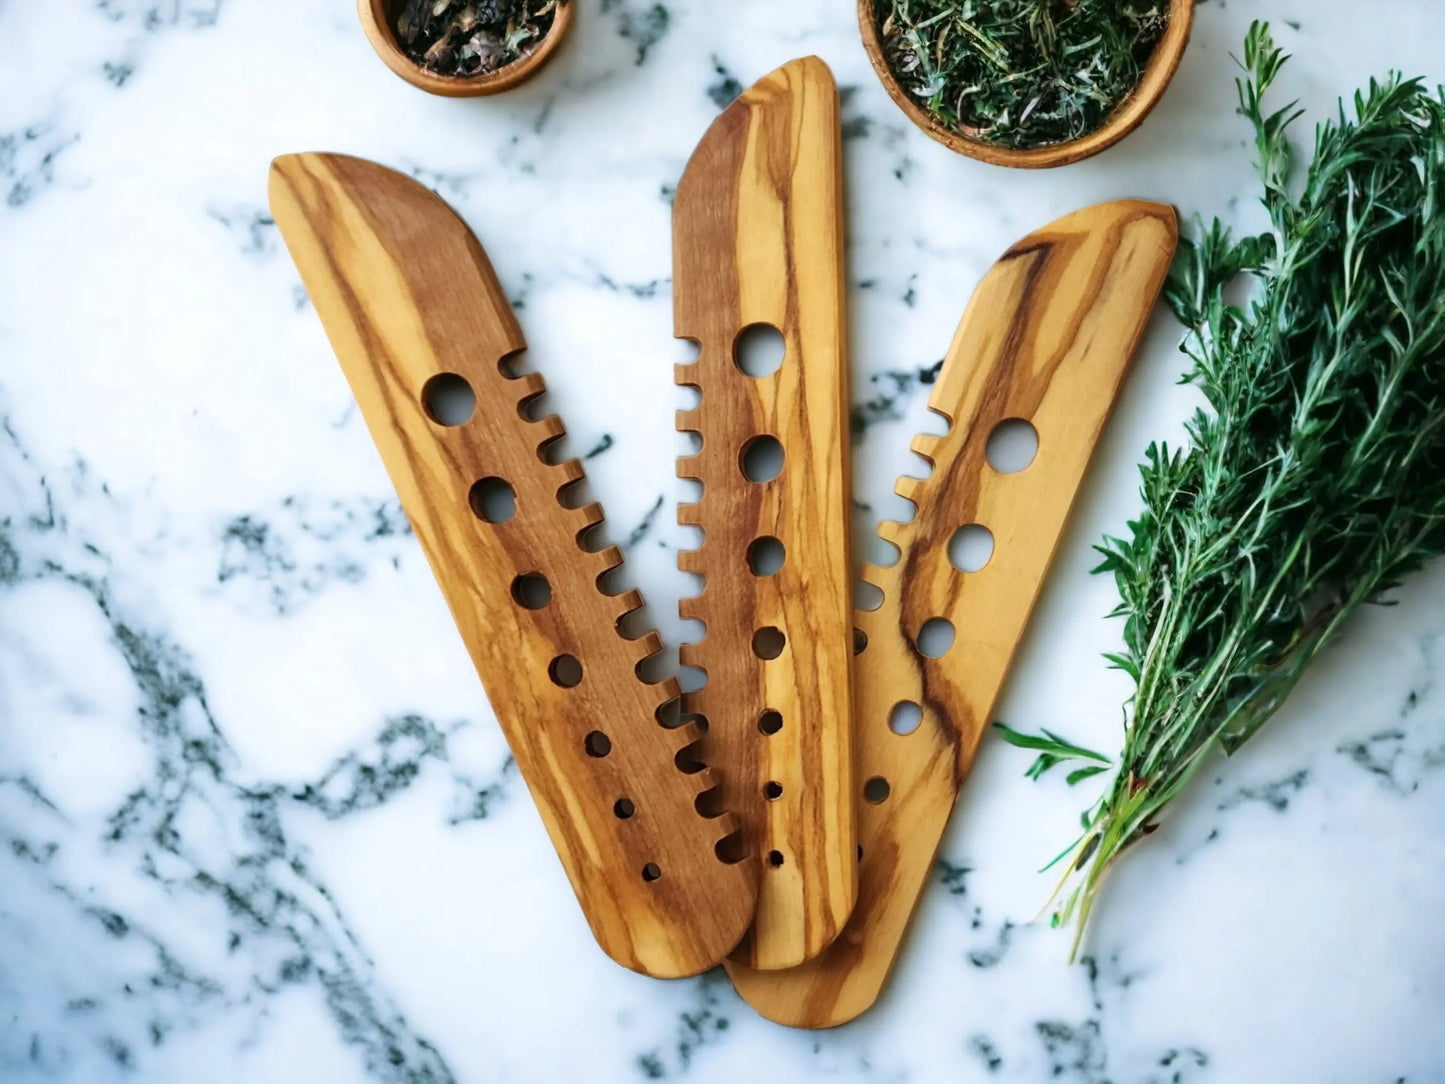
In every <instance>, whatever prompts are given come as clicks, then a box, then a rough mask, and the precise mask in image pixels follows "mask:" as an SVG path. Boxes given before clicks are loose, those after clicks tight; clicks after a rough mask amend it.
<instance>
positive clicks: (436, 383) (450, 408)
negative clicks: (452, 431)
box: [421, 373, 477, 426]
mask: <svg viewBox="0 0 1445 1084" xmlns="http://www.w3.org/2000/svg"><path fill="white" fill-rule="evenodd" d="M421 405H422V409H423V410H425V411H426V416H427V417H428V418H430V419H431V420H432V421H434V422H436V423H437V425H446V426H453V425H461V424H462V423H463V422H465V421H466V420H467V419H468V418H470V417H471V416H472V412H473V411H475V410H476V409H477V395H476V392H474V391H472V386H471V385H470V384H468V383H467V381H466V378H465V377H462V376H458V375H457V374H456V373H437V375H436V376H434V377H432V378H431V379H430V380H428V381H427V382H426V383H425V384H423V385H422V388H421Z"/></svg>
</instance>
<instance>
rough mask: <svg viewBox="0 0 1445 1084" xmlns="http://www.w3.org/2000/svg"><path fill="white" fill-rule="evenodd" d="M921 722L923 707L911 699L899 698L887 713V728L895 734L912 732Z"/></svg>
mask: <svg viewBox="0 0 1445 1084" xmlns="http://www.w3.org/2000/svg"><path fill="white" fill-rule="evenodd" d="M921 722H923V709H922V708H920V707H919V706H918V704H917V703H916V702H914V701H912V700H900V701H898V703H896V704H894V705H893V710H892V711H890V712H889V713H888V729H889V730H891V731H893V733H895V734H912V733H913V732H914V731H915V730H917V729H918V724H919V723H921Z"/></svg>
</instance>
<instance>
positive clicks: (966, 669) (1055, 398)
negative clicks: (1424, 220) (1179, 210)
mask: <svg viewBox="0 0 1445 1084" xmlns="http://www.w3.org/2000/svg"><path fill="white" fill-rule="evenodd" d="M1177 233H1178V229H1177V223H1176V220H1175V215H1174V211H1173V209H1172V208H1170V207H1167V206H1164V205H1161V204H1156V203H1146V202H1143V201H1140V200H1121V201H1119V202H1115V203H1105V204H1100V205H1098V206H1094V207H1089V208H1086V209H1084V210H1082V211H1078V212H1076V213H1074V214H1071V215H1068V216H1066V217H1064V218H1062V219H1060V220H1058V221H1057V222H1055V223H1053V224H1052V225H1050V226H1047V227H1045V228H1044V229H1042V230H1039V231H1038V232H1036V233H1033V234H1030V235H1029V236H1028V237H1026V238H1024V240H1022V241H1020V242H1019V243H1018V244H1017V245H1015V246H1014V247H1013V248H1012V249H1010V250H1009V251H1008V253H1007V254H1005V256H1004V257H1003V258H1002V259H1001V260H1000V261H999V262H998V263H997V264H995V265H994V266H993V268H992V269H990V271H989V272H988V273H987V275H985V276H984V279H983V281H982V282H981V283H980V284H979V287H978V289H977V290H976V291H975V293H974V295H973V298H972V300H971V301H970V302H969V305H968V308H967V310H966V311H965V313H964V316H963V320H962V323H961V324H960V325H959V328H958V332H957V334H956V335H955V337H954V340H953V345H952V346H951V347H950V348H949V351H948V355H947V358H946V360H945V362H944V366H943V370H942V372H941V373H940V374H939V379H938V383H937V384H936V385H935V387H934V390H933V394H932V395H931V396H930V398H929V408H930V409H932V410H934V411H936V412H938V413H939V414H941V415H943V416H944V418H946V419H947V421H948V422H949V430H948V433H947V435H946V436H942V437H933V436H920V437H918V438H917V439H916V440H915V441H914V442H913V449H914V451H916V452H917V453H918V454H919V455H921V456H923V457H924V458H925V459H926V460H928V461H929V462H930V463H931V464H932V465H933V470H932V472H931V473H930V475H929V476H928V477H927V478H910V477H905V478H902V479H900V480H899V482H898V485H897V492H898V493H899V495H900V496H903V497H905V498H907V499H908V500H909V501H911V502H913V503H914V504H915V505H916V506H917V514H916V515H915V516H914V517H913V519H912V520H910V521H909V522H907V523H884V524H882V526H881V527H880V528H879V534H880V535H881V536H882V537H883V538H884V539H885V540H886V541H888V542H891V543H893V544H894V545H896V546H897V547H898V548H899V551H900V557H899V560H898V562H897V563H896V564H894V565H892V566H891V567H886V568H883V567H878V566H874V565H870V566H868V567H867V568H866V569H865V570H864V579H865V580H866V581H867V582H869V583H871V584H873V585H874V586H876V587H877V588H879V589H880V590H881V592H882V602H881V604H880V605H879V607H878V608H877V609H876V610H873V611H871V612H868V611H861V610H860V611H858V612H857V613H856V615H855V621H856V623H857V625H858V627H859V628H860V629H861V630H862V632H863V634H864V638H865V639H864V643H865V646H863V648H862V652H861V654H860V655H858V657H857V658H855V659H854V690H855V693H854V713H853V719H854V727H855V732H854V740H855V742H856V743H857V755H858V777H859V781H860V782H859V788H860V789H859V796H860V797H861V798H862V799H863V804H862V806H861V807H860V816H859V841H860V843H861V845H862V859H861V870H860V873H861V879H860V883H859V890H858V903H857V906H856V907H855V909H854V912H853V917H852V919H851V920H850V921H849V923H848V925H847V927H846V928H845V929H844V931H843V933H842V935H841V936H840V937H839V938H838V940H837V941H835V942H834V943H833V945H832V947H830V948H829V949H828V950H827V951H826V952H824V953H823V954H822V955H821V956H819V957H817V958H816V959H814V960H811V961H809V962H808V963H805V964H803V965H802V966H801V967H797V968H793V969H792V970H789V971H762V970H756V969H745V968H740V967H737V966H736V965H734V966H731V967H730V969H729V970H730V972H731V975H732V979H733V983H734V985H735V986H736V987H737V990H738V992H739V993H741V994H742V996H743V998H744V999H745V1000H746V1001H747V1002H748V1003H749V1004H750V1005H752V1006H753V1007H754V1008H756V1009H757V1010H758V1011H759V1012H760V1013H762V1014H763V1015H764V1016H766V1017H768V1018H769V1019H771V1020H776V1021H778V1022H780V1023H784V1024H790V1025H793V1026H795V1027H810V1028H821V1027H832V1026H834V1025H837V1024H841V1023H845V1022H846V1021H848V1020H851V1019H853V1018H854V1017H856V1016H857V1015H858V1014H859V1013H861V1012H863V1011H864V1010H865V1009H867V1008H868V1007H869V1006H870V1005H872V1004H873V1002H874V1000H875V999H876V998H877V997H878V994H879V992H880V991H881V989H882V987H883V984H884V981H885V980H886V978H887V976H888V972H889V970H890V968H891V967H892V964H893V961H894V959H895V958H896V956H897V953H898V948H899V945H900V944H901V942H902V939H903V934H904V931H905V930H906V928H907V926H908V922H909V919H910V917H911V916H912V914H913V910H914V908H915V906H916V905H917V903H918V899H919V896H920V894H921V893H922V891H923V888H924V886H925V885H926V884H927V882H928V878H929V873H930V870H931V869H932V866H933V859H934V854H935V852H936V851H937V849H938V844H939V841H940V839H941V838H942V836H943V831H944V828H945V827H946V825H947V823H948V818H949V814H950V813H951V812H952V810H953V805H954V801H955V799H956V798H957V796H958V791H959V788H960V786H961V785H962V783H963V780H964V777H965V776H966V775H967V773H968V770H969V767H970V766H971V765H972V763H973V759H974V755H975V754H976V752H977V750H978V745H979V740H980V738H981V737H982V735H983V731H984V728H985V726H986V725H987V723H988V720H989V714H990V712H992V710H993V704H994V699H995V698H996V697H997V695H998V691H999V689H1000V687H1001V686H1002V684H1003V680H1004V676H1005V674H1006V673H1007V671H1008V667H1009V662H1010V660H1011V659H1012V657H1013V653H1014V649H1015V648H1016V647H1017V645H1018V642H1019V640H1020V638H1021V637H1022V635H1023V632H1024V628H1025V626H1026V624H1027V622H1028V617H1029V612H1030V610H1031V609H1032V608H1033V604H1034V600H1035V598H1036V597H1037V596H1038V592H1039V589H1040V586H1041V585H1042V583H1043V579H1044V576H1045V574H1046V573H1047V571H1048V567H1049V563H1050V562H1051V560H1052V558H1053V552H1054V548H1055V546H1056V545H1057V543H1058V540H1059V536H1060V534H1061V533H1062V531H1063V527H1064V523H1065V520H1066V518H1067V516H1068V512H1069V508H1070V506H1071V505H1072V504H1073V500H1074V495H1075V494H1076V492H1077V491H1078V487H1079V483H1080V481H1081V480H1082V478H1083V474H1084V469H1085V467H1086V466H1087V464H1088V461H1089V457H1090V455H1091V454H1092V452H1093V449H1094V444H1095V442H1096V441H1097V439H1098V436H1099V433H1100V431H1101V430H1102V428H1103V425H1104V422H1105V420H1106V419H1107V417H1108V414H1109V411H1110V409H1111V408H1112V406H1113V403H1114V399H1115V396H1116V394H1117V391H1118V388H1119V385H1120V383H1121V381H1122V379H1123V376H1124V373H1125V370H1126V369H1127V367H1128V363H1129V359H1130V357H1131V356H1132V355H1133V353H1134V350H1135V348H1136V346H1137V345H1138V342H1139V339H1140V337H1141V335H1142V334H1143V331H1144V327H1145V324H1146V322H1147V321H1148V317H1149V313H1150V311H1151V310H1152V308H1153V306H1154V301H1155V299H1156V297H1157V296H1158V293H1159V290H1160V288H1161V286H1162V285H1163V282H1164V277H1165V274H1166V272H1167V271H1168V268H1169V262H1170V259H1171V257H1172V255H1173V252H1174V247H1175V243H1176V240H1177ZM1011 419H1022V420H1025V421H1028V422H1029V423H1030V424H1031V425H1032V426H1033V427H1034V429H1035V431H1036V432H1037V434H1038V453H1037V456H1036V458H1035V459H1034V461H1033V462H1032V463H1031V464H1030V465H1029V466H1028V467H1027V468H1026V469H1024V470H1022V471H1020V472H1018V473H1011V474H1004V473H1000V472H999V471H998V470H996V469H994V468H993V467H992V466H990V464H989V462H988V458H987V448H988V443H989V437H990V435H992V434H993V433H994V432H995V430H996V428H997V427H998V426H999V425H1000V424H1001V423H1003V422H1006V421H1009V420H1011ZM973 526H978V527H982V528H985V529H986V530H987V531H989V532H991V535H992V540H993V551H992V555H991V557H990V558H989V559H988V561H987V563H986V564H984V565H983V566H982V567H981V568H979V569H977V570H976V571H961V570H960V569H959V568H958V567H955V565H954V563H953V561H952V560H951V559H950V552H949V551H950V543H951V542H952V541H953V538H954V535H955V532H957V531H959V530H960V529H961V528H965V527H973ZM935 620H942V621H946V622H948V623H949V624H950V625H951V628H952V632H953V642H952V645H951V646H950V647H948V649H947V650H946V651H944V652H943V653H942V654H941V655H940V656H939V657H936V658H933V657H929V655H928V654H925V652H924V651H923V650H920V645H919V640H920V634H921V633H922V630H923V628H924V625H925V624H926V623H928V622H931V621H935ZM940 642H941V641H940ZM931 649H933V650H936V645H935V646H934V648H931ZM915 713H916V714H915ZM910 723H911V724H913V726H914V728H913V729H912V730H911V731H909V732H907V733H898V732H896V731H898V730H904V729H907V724H910Z"/></svg>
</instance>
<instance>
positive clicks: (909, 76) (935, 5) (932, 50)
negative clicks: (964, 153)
mask: <svg viewBox="0 0 1445 1084" xmlns="http://www.w3.org/2000/svg"><path fill="white" fill-rule="evenodd" d="M873 11H874V15H875V17H876V19H877V21H878V29H879V37H880V39H881V41H882V42H883V51H884V54H885V55H886V56H887V59H888V66H889V68H891V69H892V71H893V74H894V75H895V76H896V77H897V79H898V82H899V85H900V86H902V87H903V88H904V89H905V90H907V91H909V93H911V94H913V95H914V96H915V97H918V98H920V99H922V100H923V102H924V104H925V105H926V107H927V109H928V111H929V112H931V113H932V114H933V115H934V116H936V117H938V119H939V120H940V121H941V122H942V123H943V124H944V125H946V126H947V127H949V128H953V129H955V130H957V131H959V132H961V133H962V134H964V135H966V136H968V137H969V138H972V139H977V140H980V141H982V142H986V143H993V144H997V145H999V146H1004V147H1010V148H1014V149H1023V148H1029V147H1042V146H1047V145H1048V144H1051V143H1061V142H1064V141H1065V140H1069V139H1077V138H1078V137H1079V136H1083V135H1087V134H1088V133H1090V132H1092V131H1094V130H1095V129H1096V128H1098V127H1100V126H1101V125H1102V124H1103V123H1104V121H1105V120H1107V119H1108V117H1109V114H1110V113H1112V112H1113V111H1114V109H1115V107H1116V106H1118V105H1119V103H1120V102H1122V101H1123V100H1124V99H1125V98H1127V97H1128V96H1129V94H1130V92H1131V91H1133V89H1134V88H1135V87H1136V86H1137V85H1138V84H1139V80H1140V78H1141V77H1142V75H1143V72H1144V69H1145V67H1146V66H1147V65H1148V63H1149V57H1150V55H1151V54H1152V53H1153V51H1154V46H1155V45H1157V44H1158V42H1159V39H1160V37H1162V36H1163V33H1164V28H1165V26H1166V25H1167V23H1168V20H1169V5H1168V3H1167V0H874V4H873Z"/></svg>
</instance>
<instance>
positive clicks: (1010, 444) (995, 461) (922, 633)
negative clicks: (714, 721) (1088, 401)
mask: <svg viewBox="0 0 1445 1084" xmlns="http://www.w3.org/2000/svg"><path fill="white" fill-rule="evenodd" d="M1038 451H1039V436H1038V431H1037V430H1036V429H1035V428H1034V427H1033V426H1032V425H1031V424H1029V423H1028V422H1026V421H1024V420H1022V419H1020V418H1010V419H1008V420H1006V421H1003V422H1000V423H999V424H998V425H996V426H995V427H994V429H993V432H991V433H990V434H989V437H988V444H987V446H986V448H985V451H984V457H985V458H986V459H987V460H988V464H989V466H991V467H992V468H993V469H994V470H996V471H998V472H999V473H1000V474H1017V473H1019V472H1020V471H1022V470H1024V469H1026V468H1027V467H1028V466H1030V465H1031V464H1032V463H1033V461H1034V460H1035V459H1036V458H1037V457H1038ZM993 548H994V540H993V532H992V531H990V530H989V529H988V528H987V527H985V526H983V525H982V524H980V523H966V524H964V525H963V526H962V527H960V528H958V530H956V531H954V532H953V535H952V537H951V538H949V540H948V560H949V563H950V564H952V565H953V567H954V568H955V569H956V570H957V571H959V572H963V573H969V572H977V571H979V570H980V569H981V568H983V567H984V566H985V565H986V564H988V562H989V560H990V559H992V557H993ZM900 556H901V555H900ZM859 586H860V588H862V589H866V590H860V592H859V598H858V600H857V601H858V605H859V608H860V609H863V610H869V611H871V610H876V609H878V607H879V606H881V605H882V604H883V592H882V590H881V589H880V588H878V587H877V586H876V585H875V584H871V583H868V582H866V581H859ZM869 602H871V603H872V604H871V605H868V604H867V603H869ZM954 636H955V632H954V627H953V622H952V621H949V620H948V619H947V618H944V617H934V618H930V619H929V620H927V621H925V622H924V623H923V625H922V627H921V628H920V629H919V630H918V635H917V637H916V638H915V640H914V646H915V647H916V648H917V649H918V652H919V654H921V655H924V656H926V657H927V658H930V659H937V658H940V657H942V656H943V655H944V654H945V653H946V652H947V651H948V649H949V648H950V647H952V646H953V641H954ZM867 646H868V634H867V633H865V632H864V631H863V630H862V629H858V628H855V629H854V630H853V654H854V655H857V654H859V653H861V652H862V651H863V649H864V648H866V647H867ZM922 721H923V709H922V707H921V706H920V705H919V704H918V703H917V702H916V701H913V700H900V701H899V702H898V703H896V704H894V705H893V707H892V709H890V710H889V712H888V729H889V730H891V731H892V732H893V733H895V734H899V735H907V734H912V733H913V732H914V731H915V730H917V729H918V727H919V724H921V723H922ZM892 790H893V788H892V787H891V786H890V785H889V782H888V780H887V779H885V778H884V777H883V776H881V775H875V776H873V777H871V778H870V779H868V780H867V781H865V782H864V784H863V800H864V801H865V802H867V803H868V804H869V805H882V804H883V803H884V802H886V801H887V800H888V796H889V795H890V794H891V793H892ZM858 860H859V861H860V862H861V861H862V860H863V847H862V846H861V845H859V847H858Z"/></svg>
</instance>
